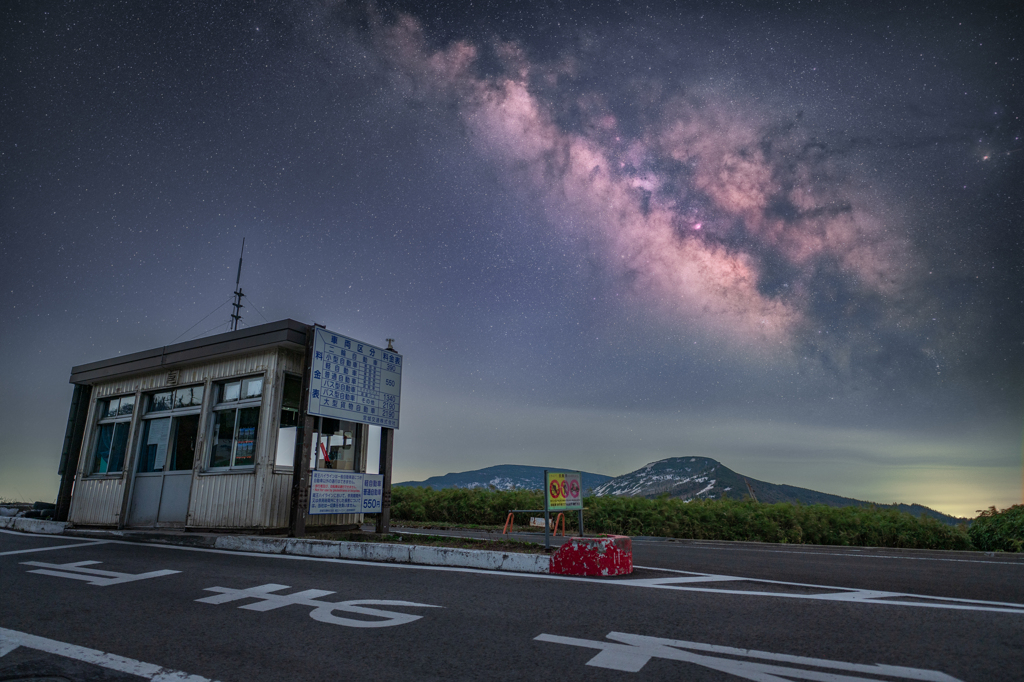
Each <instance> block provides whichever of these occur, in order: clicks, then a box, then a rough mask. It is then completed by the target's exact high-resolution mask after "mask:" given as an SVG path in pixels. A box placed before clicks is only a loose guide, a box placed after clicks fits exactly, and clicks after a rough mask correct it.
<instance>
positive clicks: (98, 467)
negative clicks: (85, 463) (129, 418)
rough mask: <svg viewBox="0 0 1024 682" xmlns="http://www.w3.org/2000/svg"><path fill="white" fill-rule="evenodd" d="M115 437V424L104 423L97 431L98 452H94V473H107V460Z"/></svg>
mask: <svg viewBox="0 0 1024 682" xmlns="http://www.w3.org/2000/svg"><path fill="white" fill-rule="evenodd" d="M113 438H114V425H113V424H103V425H101V426H100V427H98V428H97V431H96V452H95V453H94V454H93V460H92V473H94V474H105V473H107V460H108V458H109V457H110V442H111V440H113Z"/></svg>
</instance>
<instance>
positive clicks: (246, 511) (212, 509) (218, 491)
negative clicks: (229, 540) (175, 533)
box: [188, 473, 256, 528]
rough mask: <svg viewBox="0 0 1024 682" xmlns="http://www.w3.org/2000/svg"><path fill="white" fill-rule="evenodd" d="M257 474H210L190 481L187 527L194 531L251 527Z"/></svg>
mask: <svg viewBox="0 0 1024 682" xmlns="http://www.w3.org/2000/svg"><path fill="white" fill-rule="evenodd" d="M255 501H256V474H255V473H244V474H209V475H206V476H203V475H200V476H197V477H196V478H194V479H193V480H192V500H191V503H190V504H189V516H188V525H189V526H190V527H197V528H239V527H246V526H250V527H251V526H252V525H253V522H252V512H253V506H254V502H255Z"/></svg>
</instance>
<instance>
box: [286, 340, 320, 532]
mask: <svg viewBox="0 0 1024 682" xmlns="http://www.w3.org/2000/svg"><path fill="white" fill-rule="evenodd" d="M314 329H315V327H307V328H306V367H309V366H310V365H311V364H312V360H313V336H314V334H313V330H314ZM301 390H302V398H301V400H299V415H298V417H299V418H298V424H297V428H296V429H295V455H294V458H293V461H292V500H291V509H290V510H289V514H288V535H289V536H291V537H293V538H301V537H303V536H305V534H306V502H307V500H308V497H309V483H308V481H309V450H310V447H311V445H312V443H311V442H310V441H311V440H312V438H313V417H311V416H310V415H309V373H308V372H307V373H306V374H304V375H303V377H302V389H301Z"/></svg>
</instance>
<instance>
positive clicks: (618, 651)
mask: <svg viewBox="0 0 1024 682" xmlns="http://www.w3.org/2000/svg"><path fill="white" fill-rule="evenodd" d="M607 637H608V639H611V640H614V641H613V642H602V641H596V640H591V639H578V638H576V637H562V636H559V635H549V634H541V635H539V636H537V637H535V638H534V640H535V641H540V642H552V643H554V644H568V645H570V646H579V647H586V648H589V649H598V650H599V653H598V654H597V655H596V656H594V657H593V658H592V659H590V660H589V661H587V665H590V666H594V667H596V668H607V669H609V670H621V671H623V672H631V673H635V672H639V671H640V670H641V669H642V668H643V667H644V666H645V665H647V662H648V661H650V660H651V659H652V658H663V659H668V660H671V661H685V662H687V663H695V664H697V665H700V666H704V667H705V668H711V669H712V670H718V671H721V672H724V673H728V674H730V675H735V676H736V677H742V678H744V679H747V680H757V681H759V682H776V681H777V682H786V680H790V679H794V678H795V679H800V680H817V681H820V682H846V681H848V680H878V679H879V677H897V678H900V679H904V680H921V681H922V682H960V680H958V679H957V678H955V677H950V676H949V675H947V674H946V673H943V672H939V671H937V670H925V669H923V668H906V667H903V666H895V665H883V664H880V663H879V664H875V665H864V664H861V663H847V662H845V661H830V660H827V659H823V658H806V657H804V656H792V655H789V654H775V653H771V652H769V651H755V650H753V649H736V648H733V647H727V646H717V645H714V644H703V643H700V642H687V641H684V640H675V639H662V638H660V637H645V636H644V635H631V634H627V633H624V632H609V633H608V635H607ZM620 642H621V643H620ZM695 651H702V652H706V653H712V654H718V655H717V656H706V655H701V654H697V653H694V652H695ZM726 656H732V657H734V658H726ZM744 658H747V659H756V660H761V661H772V663H771V664H765V663H755V662H752V661H744V660H738V659H744ZM778 663H789V664H795V665H800V666H804V667H802V668H793V667H788V666H782V665H777V664H778ZM808 668H824V669H826V670H827V669H831V670H839V671H842V673H844V674H837V673H831V672H825V671H820V670H809V669H808ZM845 673H858V676H856V677H855V676H852V675H849V674H845ZM861 674H863V675H870V676H871V677H862V676H860V675H861Z"/></svg>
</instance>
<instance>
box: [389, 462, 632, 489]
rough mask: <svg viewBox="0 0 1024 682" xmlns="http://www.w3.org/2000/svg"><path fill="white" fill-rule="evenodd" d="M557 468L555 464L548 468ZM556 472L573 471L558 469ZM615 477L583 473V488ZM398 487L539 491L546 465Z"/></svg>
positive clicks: (478, 471)
mask: <svg viewBox="0 0 1024 682" xmlns="http://www.w3.org/2000/svg"><path fill="white" fill-rule="evenodd" d="M548 468H549V469H550V470H556V469H555V468H554V467H548ZM557 471H573V470H572V469H557ZM610 480H612V477H611V476H605V475H604V474H591V473H589V472H586V471H584V472H583V490H584V491H585V492H587V493H589V492H591V491H593V490H594V489H595V488H597V487H598V486H600V485H601V484H603V483H607V482H608V481H610ZM394 485H395V486H411V487H420V488H434V489H435V490H440V489H442V488H491V487H493V488H496V489H498V490H540V489H541V488H543V487H544V467H531V466H522V465H519V464H499V465H498V466H493V467H487V468H486V469H475V470H473V471H463V472H461V473H453V474H445V475H444V476H431V477H430V478H428V479H427V480H425V481H405V482H403V483H395V484H394Z"/></svg>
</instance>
